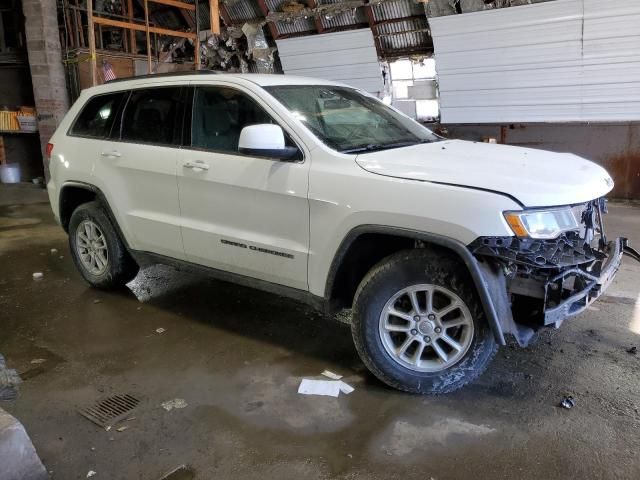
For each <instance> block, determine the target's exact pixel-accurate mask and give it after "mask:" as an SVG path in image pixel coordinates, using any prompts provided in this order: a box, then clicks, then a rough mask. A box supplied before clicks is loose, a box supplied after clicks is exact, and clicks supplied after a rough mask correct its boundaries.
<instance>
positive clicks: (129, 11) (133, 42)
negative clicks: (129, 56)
mask: <svg viewBox="0 0 640 480" xmlns="http://www.w3.org/2000/svg"><path fill="white" fill-rule="evenodd" d="M127 15H128V16H129V22H130V23H133V0H127ZM129 47H130V48H129V50H130V52H131V53H133V54H136V53H138V45H136V31H135V30H129Z"/></svg>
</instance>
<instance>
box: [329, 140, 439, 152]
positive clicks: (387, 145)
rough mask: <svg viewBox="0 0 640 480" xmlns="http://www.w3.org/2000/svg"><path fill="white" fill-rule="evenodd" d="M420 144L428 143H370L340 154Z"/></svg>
mask: <svg viewBox="0 0 640 480" xmlns="http://www.w3.org/2000/svg"><path fill="white" fill-rule="evenodd" d="M420 143H429V140H422V141H418V142H396V143H370V144H368V145H362V146H361V147H354V148H349V149H347V150H341V153H358V152H376V151H380V150H388V149H391V148H400V147H410V146H411V145H418V144H420Z"/></svg>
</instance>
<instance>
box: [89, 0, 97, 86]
mask: <svg viewBox="0 0 640 480" xmlns="http://www.w3.org/2000/svg"><path fill="white" fill-rule="evenodd" d="M87 22H88V25H87V35H89V68H90V69H91V86H92V87H95V85H96V83H97V81H98V79H97V75H96V74H97V72H96V69H97V66H98V63H97V59H96V32H95V31H94V28H93V0H87Z"/></svg>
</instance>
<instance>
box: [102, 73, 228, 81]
mask: <svg viewBox="0 0 640 480" xmlns="http://www.w3.org/2000/svg"><path fill="white" fill-rule="evenodd" d="M221 73H224V72H220V71H218V70H190V71H186V72H168V73H149V74H147V75H135V76H132V77H122V78H115V79H113V80H109V81H107V82H104V83H105V84H107V83H117V82H126V81H128V80H139V79H143V78H166V77H182V76H184V75H196V76H197V75H218V74H221Z"/></svg>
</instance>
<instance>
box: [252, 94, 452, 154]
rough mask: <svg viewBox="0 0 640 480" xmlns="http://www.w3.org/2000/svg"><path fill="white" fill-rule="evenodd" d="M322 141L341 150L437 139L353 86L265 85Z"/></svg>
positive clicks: (401, 145) (384, 147)
mask: <svg viewBox="0 0 640 480" xmlns="http://www.w3.org/2000/svg"><path fill="white" fill-rule="evenodd" d="M264 88H265V90H267V91H268V92H269V93H270V94H271V95H273V96H274V97H276V98H277V99H278V100H279V101H280V102H281V103H282V104H283V105H284V106H285V107H286V108H287V109H288V110H289V111H290V112H291V113H292V114H293V115H294V116H295V117H296V118H298V119H299V120H300V121H302V122H303V123H304V124H305V125H306V126H307V127H308V128H309V130H311V131H312V132H313V133H314V134H315V135H316V136H317V137H318V138H319V139H320V140H321V141H322V142H324V143H325V144H326V145H328V146H330V147H331V148H334V149H336V150H338V151H340V152H343V153H355V152H367V151H369V152H372V151H376V150H384V149H388V148H397V147H406V146H408V145H415V144H417V143H425V142H434V141H437V140H439V139H440V137H438V136H437V135H435V134H434V133H433V132H431V131H430V130H428V129H427V128H425V127H423V126H422V125H420V124H419V123H417V122H414V121H413V120H411V119H410V118H408V117H405V116H404V115H402V114H400V113H398V112H396V111H395V110H393V109H391V108H389V107H387V106H386V105H385V104H384V103H382V102H380V101H379V100H378V99H376V98H374V97H370V96H367V95H363V94H362V93H360V92H358V91H357V90H354V89H352V88H346V87H335V86H331V85H284V86H271V87H264Z"/></svg>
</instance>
